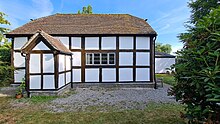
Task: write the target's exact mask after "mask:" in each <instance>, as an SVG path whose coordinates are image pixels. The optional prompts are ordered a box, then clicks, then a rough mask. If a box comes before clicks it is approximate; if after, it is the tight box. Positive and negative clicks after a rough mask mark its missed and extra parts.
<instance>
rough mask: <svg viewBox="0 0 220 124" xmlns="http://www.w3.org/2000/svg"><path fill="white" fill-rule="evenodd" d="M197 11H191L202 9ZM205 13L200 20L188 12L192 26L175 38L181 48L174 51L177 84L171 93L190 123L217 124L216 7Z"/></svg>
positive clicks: (219, 32)
mask: <svg viewBox="0 0 220 124" xmlns="http://www.w3.org/2000/svg"><path fill="white" fill-rule="evenodd" d="M198 1H199V2H201V1H202V0H198ZM202 2H203V3H205V0H203V1H202ZM195 3H197V2H195ZM206 4H209V3H208V1H207V0H206ZM216 4H217V2H216ZM199 8H200V7H198V8H197V9H195V8H192V9H195V10H202V9H201V8H200V9H199ZM205 10H207V11H204V13H202V15H205V13H207V12H210V13H209V14H207V15H205V16H202V15H201V17H198V16H199V15H197V14H198V13H196V12H195V13H192V17H196V18H191V22H192V23H195V25H194V26H191V27H190V26H188V32H187V33H184V34H182V35H181V36H180V37H179V38H180V40H182V41H183V42H184V43H185V45H184V48H183V49H182V50H181V51H179V52H177V54H178V57H177V60H178V61H177V63H176V64H175V65H174V68H175V71H176V73H175V74H174V76H175V79H176V81H177V84H176V85H175V86H174V87H173V88H172V90H171V94H173V95H175V97H176V100H178V101H181V103H183V104H185V105H186V107H185V108H186V109H185V110H186V114H185V117H186V118H188V119H189V121H190V123H204V122H206V123H208V124H211V123H218V122H220V118H219V117H220V105H219V103H220V61H219V60H220V18H219V17H220V7H219V8H217V9H214V8H213V9H211V8H205ZM193 12H194V11H193ZM200 12H202V11H200Z"/></svg>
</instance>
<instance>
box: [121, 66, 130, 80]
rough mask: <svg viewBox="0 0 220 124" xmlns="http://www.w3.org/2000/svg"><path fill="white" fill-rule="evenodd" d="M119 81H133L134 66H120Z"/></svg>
mask: <svg viewBox="0 0 220 124" xmlns="http://www.w3.org/2000/svg"><path fill="white" fill-rule="evenodd" d="M119 81H133V68H119Z"/></svg>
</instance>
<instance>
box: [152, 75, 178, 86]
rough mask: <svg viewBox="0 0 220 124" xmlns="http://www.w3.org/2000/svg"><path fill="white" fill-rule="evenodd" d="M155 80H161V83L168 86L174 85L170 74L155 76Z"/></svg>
mask: <svg viewBox="0 0 220 124" xmlns="http://www.w3.org/2000/svg"><path fill="white" fill-rule="evenodd" d="M156 78H161V79H162V81H163V83H165V84H169V85H172V86H173V85H175V84H176V82H175V79H174V77H173V75H172V74H156Z"/></svg>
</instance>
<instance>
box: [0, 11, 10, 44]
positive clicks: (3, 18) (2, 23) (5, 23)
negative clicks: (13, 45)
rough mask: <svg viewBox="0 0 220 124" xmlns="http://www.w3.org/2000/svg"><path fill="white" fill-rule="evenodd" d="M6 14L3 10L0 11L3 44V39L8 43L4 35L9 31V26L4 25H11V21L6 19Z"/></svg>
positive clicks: (0, 35) (0, 33)
mask: <svg viewBox="0 0 220 124" xmlns="http://www.w3.org/2000/svg"><path fill="white" fill-rule="evenodd" d="M5 16H6V14H5V13H3V12H0V24H1V27H0V44H1V45H2V44H3V43H2V41H5V43H6V44H5V45H7V39H6V38H5V37H4V33H7V32H8V31H9V29H8V28H4V27H2V26H3V25H10V22H9V21H8V20H6V19H5Z"/></svg>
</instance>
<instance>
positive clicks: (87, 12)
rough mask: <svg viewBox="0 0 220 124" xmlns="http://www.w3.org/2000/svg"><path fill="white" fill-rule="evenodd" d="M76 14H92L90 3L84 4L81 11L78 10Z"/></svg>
mask: <svg viewBox="0 0 220 124" xmlns="http://www.w3.org/2000/svg"><path fill="white" fill-rule="evenodd" d="M77 13H78V14H92V6H91V5H88V6H87V7H86V6H84V7H83V8H82V12H80V10H78V12H77Z"/></svg>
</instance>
